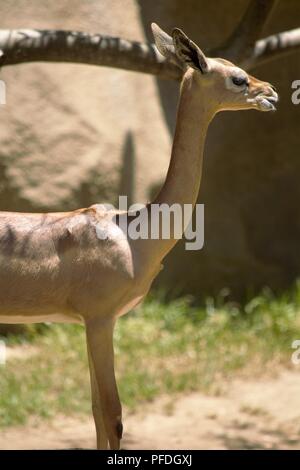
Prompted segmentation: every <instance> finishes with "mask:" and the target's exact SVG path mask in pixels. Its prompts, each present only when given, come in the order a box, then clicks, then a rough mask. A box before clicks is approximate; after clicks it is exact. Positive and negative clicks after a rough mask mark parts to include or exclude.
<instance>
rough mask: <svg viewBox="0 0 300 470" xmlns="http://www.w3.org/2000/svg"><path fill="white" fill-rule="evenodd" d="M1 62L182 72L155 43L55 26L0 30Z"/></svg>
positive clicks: (167, 75)
mask: <svg viewBox="0 0 300 470" xmlns="http://www.w3.org/2000/svg"><path fill="white" fill-rule="evenodd" d="M0 51H2V52H3V55H2V56H1V54H0V66H6V65H15V64H22V63H25V62H38V61H39V62H73V63H82V64H90V65H101V66H106V67H115V68H120V69H125V70H134V71H135V72H143V73H149V74H152V75H157V76H158V77H161V78H167V79H175V80H176V79H177V80H179V79H180V77H181V75H182V72H181V70H180V69H179V68H178V67H176V66H175V65H173V64H171V63H169V62H167V61H166V60H165V59H164V57H163V56H161V54H159V52H158V51H157V49H156V47H155V46H154V44H145V43H141V42H137V41H127V40H126V39H121V38H114V37H111V36H103V35H101V34H88V33H82V32H74V31H56V30H30V29H28V30H0Z"/></svg>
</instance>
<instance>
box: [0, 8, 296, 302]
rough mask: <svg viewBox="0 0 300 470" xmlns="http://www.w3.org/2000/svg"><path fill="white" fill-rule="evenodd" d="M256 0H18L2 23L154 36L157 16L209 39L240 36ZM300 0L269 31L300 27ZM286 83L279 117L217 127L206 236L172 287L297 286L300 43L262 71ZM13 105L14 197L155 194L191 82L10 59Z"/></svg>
mask: <svg viewBox="0 0 300 470" xmlns="http://www.w3.org/2000/svg"><path fill="white" fill-rule="evenodd" d="M247 3H248V2H247V0H235V1H234V2H228V1H226V0H219V1H218V2H217V5H216V2H206V1H204V0H189V1H188V2H182V1H179V0H165V1H164V2H150V1H148V0H141V1H134V0H122V2H120V1H118V0H102V1H99V0H91V1H89V2H84V1H81V0H74V1H73V2H72V5H70V2H69V1H67V0H62V1H60V2H52V3H49V2H48V1H46V0H30V1H28V0H7V1H6V2H5V3H4V2H2V3H1V5H0V17H1V27H2V28H20V27H27V28H61V29H74V30H77V29H80V30H84V31H100V32H102V33H107V34H112V35H120V36H123V37H126V38H129V39H138V40H144V39H145V37H147V36H148V37H149V39H151V40H152V38H151V36H150V27H149V23H150V21H153V20H155V21H157V22H158V23H160V24H161V25H162V27H164V28H166V29H169V30H171V28H172V27H173V26H174V25H176V26H180V27H182V28H183V29H184V30H185V31H186V32H187V33H188V34H189V35H190V36H191V37H192V38H193V39H194V40H196V41H197V42H199V44H200V45H201V47H202V48H203V49H204V50H205V49H206V48H211V47H214V46H216V45H218V44H219V43H220V42H222V41H223V39H224V38H225V37H226V36H227V35H228V34H229V32H230V31H231V30H232V28H233V27H234V25H235V24H236V22H237V21H238V19H239V17H240V15H241V14H242V12H243V10H244V9H245V6H246V5H247ZM299 15H300V3H299V2H298V1H297V0H289V2H279V5H278V7H277V9H276V11H275V13H274V15H273V17H272V18H271V21H270V23H269V25H268V27H267V28H266V31H265V34H270V33H272V32H275V31H279V30H284V29H290V28H293V27H296V26H298V18H299ZM254 74H256V75H257V76H259V77H261V78H263V79H265V80H269V81H271V82H273V83H274V84H275V85H276V86H277V87H278V89H279V92H280V95H281V103H280V107H279V111H278V112H277V113H276V114H274V115H273V114H272V115H271V114H268V115H265V114H262V113H261V114H260V113H257V112H247V113H246V112H245V113H227V114H225V113H223V114H222V115H220V116H218V117H217V118H216V120H215V121H214V123H213V124H212V126H211V128H210V131H209V136H208V142H207V148H206V156H205V165H204V172H203V182H202V187H201V194H200V198H199V202H202V203H203V202H204V203H205V247H204V249H203V250H201V251H200V252H187V251H185V250H184V248H183V244H182V243H180V244H178V246H177V247H176V248H175V250H174V251H173V252H172V253H171V254H170V255H169V257H168V259H167V262H166V268H165V270H164V271H163V273H162V274H161V276H160V277H159V279H158V281H159V283H160V284H161V285H167V286H168V287H171V288H175V289H176V291H177V292H179V291H180V289H182V290H185V291H188V292H193V293H195V294H198V295H200V294H203V293H212V292H217V291H219V290H220V289H221V288H222V287H224V286H228V287H230V288H231V289H232V291H233V292H234V293H238V294H240V293H245V292H246V291H247V290H248V289H250V288H254V289H257V288H260V287H261V286H263V285H266V284H267V285H270V286H271V287H273V288H279V287H283V286H286V285H288V284H289V283H290V282H291V281H293V279H295V277H297V275H298V273H299V268H300V266H299V264H300V262H299V256H298V252H299V249H298V243H299V242H298V240H299V238H300V237H299V235H300V233H299V232H300V225H299V222H298V219H299V208H298V206H299V202H298V201H299V196H300V194H299V193H300V186H299V184H298V179H299V170H300V160H299V158H298V153H299V152H298V146H299V137H298V129H299V124H300V107H298V108H297V107H296V106H294V105H292V103H291V81H292V80H294V79H299V78H300V65H299V53H298V54H293V55H291V56H289V57H287V58H285V59H280V60H277V61H274V62H272V63H270V64H268V65H266V66H264V67H260V68H259V69H257V70H255V71H254ZM1 78H2V79H5V81H6V83H7V105H6V106H5V107H1V108H0V116H1V126H0V145H1V147H0V208H1V209H2V210H22V211H23V210H63V209H70V208H76V207H80V206H86V205H89V204H92V203H94V202H98V201H101V202H102V201H110V202H116V196H117V194H119V193H122V194H124V193H127V194H129V195H130V197H131V199H132V200H135V201H138V202H144V201H146V200H147V199H148V198H149V197H150V194H151V193H153V191H154V189H155V188H157V187H159V186H160V185H161V183H162V181H163V178H164V176H165V173H166V170H167V165H168V160H169V155H170V144H171V137H170V136H171V135H172V132H173V129H174V117H175V108H176V102H177V95H178V86H177V84H175V83H170V82H163V81H160V82H156V80H155V79H154V78H152V77H150V76H146V75H142V74H137V73H131V72H125V71H119V70H113V69H107V68H97V67H88V66H85V65H71V64H60V65H56V64H28V65H27V64H26V65H20V66H14V67H10V68H6V69H4V70H3V71H2V72H1Z"/></svg>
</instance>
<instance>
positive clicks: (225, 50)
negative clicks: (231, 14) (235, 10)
mask: <svg viewBox="0 0 300 470" xmlns="http://www.w3.org/2000/svg"><path fill="white" fill-rule="evenodd" d="M277 1H278V0H250V2H249V5H248V7H247V9H246V11H245V13H244V15H243V16H242V18H241V20H240V22H239V23H238V25H237V27H236V28H235V30H234V31H233V33H232V34H231V35H230V36H229V38H228V39H227V41H226V42H225V44H224V45H223V46H222V47H221V48H220V49H218V50H217V51H214V53H215V52H218V53H219V54H221V55H220V57H224V58H225V59H230V60H232V61H233V62H236V63H240V62H241V61H242V60H243V59H245V58H247V57H250V56H251V54H252V51H253V47H254V45H255V42H256V40H257V39H258V38H259V36H260V35H261V33H262V31H263V28H264V26H265V24H266V22H267V20H268V18H269V17H270V14H271V11H272V10H273V8H274V6H275V4H276V3H277Z"/></svg>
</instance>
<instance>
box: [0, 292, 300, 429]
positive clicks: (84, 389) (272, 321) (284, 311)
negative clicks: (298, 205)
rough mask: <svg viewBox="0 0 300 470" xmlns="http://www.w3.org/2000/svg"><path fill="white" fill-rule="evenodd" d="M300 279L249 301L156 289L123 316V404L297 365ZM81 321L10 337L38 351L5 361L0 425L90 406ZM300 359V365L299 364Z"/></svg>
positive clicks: (119, 338) (119, 335)
mask: <svg viewBox="0 0 300 470" xmlns="http://www.w3.org/2000/svg"><path fill="white" fill-rule="evenodd" d="M299 313H300V285H299V284H298V285H296V287H295V289H293V290H292V291H290V292H288V293H286V294H284V295H282V296H280V297H277V298H276V297H274V296H273V295H272V293H271V292H269V291H265V292H264V293H263V294H262V295H261V296H258V297H255V298H253V299H252V300H251V301H250V302H248V303H247V304H246V305H245V306H244V307H241V306H238V305H236V304H230V303H227V304H226V303H224V301H222V299H221V298H220V299H217V300H212V299H208V300H207V302H206V304H205V305H204V306H202V307H195V306H192V304H191V302H190V301H189V300H188V299H180V300H176V301H173V302H171V303H165V302H163V301H162V300H161V299H156V298H155V297H152V298H151V297H150V298H149V299H148V300H147V301H146V302H145V303H144V304H143V305H142V306H140V307H139V308H138V309H136V311H135V312H133V313H132V314H129V315H127V316H126V317H123V318H121V319H119V321H118V323H117V328H116V332H115V351H116V369H117V375H118V383H119V389H120V395H121V399H122V402H123V404H125V405H126V406H127V407H129V408H131V409H133V408H134V407H135V406H136V405H138V404H139V403H140V402H142V401H145V400H151V399H153V398H154V397H155V396H157V395H158V394H161V393H168V394H171V393H176V392H182V391H192V390H201V391H205V392H207V393H222V390H223V389H224V387H226V384H227V383H228V382H229V381H230V380H231V379H232V378H233V377H236V376H237V375H240V376H241V375H243V376H252V377H253V376H255V377H256V376H258V375H259V374H269V373H272V372H273V371H274V370H278V369H279V368H280V366H286V367H292V365H291V360H290V358H291V354H292V352H293V350H292V348H291V343H292V341H293V340H295V339H300V315H299ZM84 340H85V335H84V330H83V327H80V326H76V325H51V326H45V327H42V328H39V329H38V332H37V331H36V329H31V330H29V333H28V334H27V335H26V337H25V338H24V337H23V338H22V339H20V337H10V338H8V340H7V343H8V344H9V345H14V344H17V343H20V342H22V341H23V342H29V343H30V344H31V345H33V346H34V347H35V348H36V349H37V351H38V354H35V355H33V356H31V357H28V358H27V359H24V360H20V359H18V360H17V359H14V360H11V361H8V363H7V365H6V366H5V367H4V366H0V426H2V427H4V426H8V425H12V424H19V423H24V422H26V420H27V419H28V417H30V416H38V417H45V418H48V417H51V416H54V415H55V414H57V413H62V414H74V413H90V391H89V376H88V368H87V359H86V351H85V342H84ZM293 367H295V366H293Z"/></svg>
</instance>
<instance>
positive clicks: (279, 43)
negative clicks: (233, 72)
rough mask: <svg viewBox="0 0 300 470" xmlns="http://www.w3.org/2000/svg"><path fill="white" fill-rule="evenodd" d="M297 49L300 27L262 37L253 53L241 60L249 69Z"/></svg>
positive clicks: (299, 46)
mask: <svg viewBox="0 0 300 470" xmlns="http://www.w3.org/2000/svg"><path fill="white" fill-rule="evenodd" d="M296 50H300V28H296V29H292V30H290V31H284V32H282V33H277V34H273V35H272V36H268V37H267V38H264V39H260V40H259V41H257V42H256V43H255V46H254V48H253V50H252V55H251V56H250V57H249V58H246V59H245V60H242V61H241V66H243V67H245V68H246V69H247V70H248V69H252V68H254V67H257V66H258V65H261V64H263V63H265V62H268V61H270V60H274V59H278V58H280V57H283V56H285V55H288V54H291V53H292V52H295V51H296Z"/></svg>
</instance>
